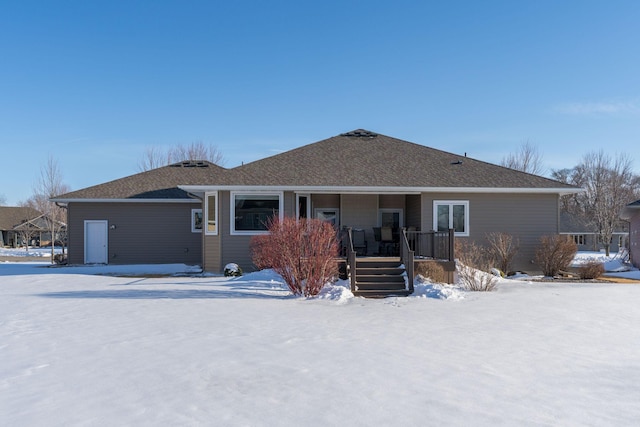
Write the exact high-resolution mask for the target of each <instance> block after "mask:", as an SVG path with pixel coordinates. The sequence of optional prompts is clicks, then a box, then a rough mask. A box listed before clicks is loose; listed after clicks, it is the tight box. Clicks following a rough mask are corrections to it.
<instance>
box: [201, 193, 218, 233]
mask: <svg viewBox="0 0 640 427" xmlns="http://www.w3.org/2000/svg"><path fill="white" fill-rule="evenodd" d="M211 196H215V198H216V201H215V211H214V212H215V214H214V217H215V218H214V224H215V227H216V229H215V230H213V231H211V230H209V197H211ZM219 206H220V198H219V196H218V192H217V191H207V192H206V193H205V194H204V208H205V214H204V215H203V225H202V226H203V229H204V232H205V234H207V235H209V236H217V235H218V230H220V222H219V221H218V210H219V209H218V207H219Z"/></svg>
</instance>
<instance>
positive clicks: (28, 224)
mask: <svg viewBox="0 0 640 427" xmlns="http://www.w3.org/2000/svg"><path fill="white" fill-rule="evenodd" d="M53 221H55V224H56V233H55V238H53V239H52V238H51V220H50V217H49V216H47V215H45V214H43V215H39V216H37V217H35V218H33V219H30V220H28V221H24V222H22V223H20V224H18V225H16V226H15V227H13V230H14V231H15V232H16V233H18V240H20V239H21V240H22V241H20V242H19V245H24V240H29V244H30V245H32V246H51V242H54V243H53V244H54V246H55V245H60V244H61V243H63V242H62V240H63V239H64V235H65V233H66V231H67V225H66V224H65V223H64V222H62V221H57V220H53Z"/></svg>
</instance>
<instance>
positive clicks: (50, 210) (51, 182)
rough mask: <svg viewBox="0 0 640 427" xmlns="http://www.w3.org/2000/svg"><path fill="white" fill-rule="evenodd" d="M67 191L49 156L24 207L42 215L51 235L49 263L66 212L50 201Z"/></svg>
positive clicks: (57, 167) (52, 257) (54, 161)
mask: <svg viewBox="0 0 640 427" xmlns="http://www.w3.org/2000/svg"><path fill="white" fill-rule="evenodd" d="M69 190H70V188H69V186H68V185H66V184H64V183H63V182H62V172H61V171H60V167H59V166H58V162H57V161H56V160H55V159H54V158H53V156H51V155H49V156H48V157H47V161H46V163H45V164H44V165H42V167H41V168H40V177H39V178H38V180H37V182H36V184H35V186H34V189H33V196H32V197H31V198H30V199H29V200H28V201H27V202H26V205H27V206H31V207H33V208H35V209H37V210H39V211H40V212H41V213H42V214H43V215H44V219H45V221H46V224H47V228H48V231H49V232H50V233H51V262H53V260H54V255H55V254H54V246H55V239H56V237H57V236H59V235H61V230H62V228H63V226H64V224H65V223H66V210H65V209H63V208H62V207H60V206H58V205H56V203H55V202H52V201H50V199H51V198H53V197H55V196H58V195H60V194H63V193H66V192H68V191H69ZM63 252H64V248H63Z"/></svg>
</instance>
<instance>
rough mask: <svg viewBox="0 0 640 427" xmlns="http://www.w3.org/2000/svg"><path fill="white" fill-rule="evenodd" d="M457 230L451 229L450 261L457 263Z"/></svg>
mask: <svg viewBox="0 0 640 427" xmlns="http://www.w3.org/2000/svg"><path fill="white" fill-rule="evenodd" d="M454 249H455V230H454V229H453V228H450V229H449V261H455V259H456V257H455V250H454Z"/></svg>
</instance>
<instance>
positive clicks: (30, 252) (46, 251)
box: [0, 246, 62, 258]
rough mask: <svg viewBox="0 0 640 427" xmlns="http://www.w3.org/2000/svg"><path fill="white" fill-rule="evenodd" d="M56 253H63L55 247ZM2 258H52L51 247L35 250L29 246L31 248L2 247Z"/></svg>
mask: <svg viewBox="0 0 640 427" xmlns="http://www.w3.org/2000/svg"><path fill="white" fill-rule="evenodd" d="M53 250H54V253H56V254H57V253H60V252H62V248H59V247H55V248H54V249H53ZM0 256H10V257H46V258H51V246H49V247H48V248H34V247H31V246H29V248H28V249H27V248H24V247H23V248H3V247H0Z"/></svg>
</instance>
